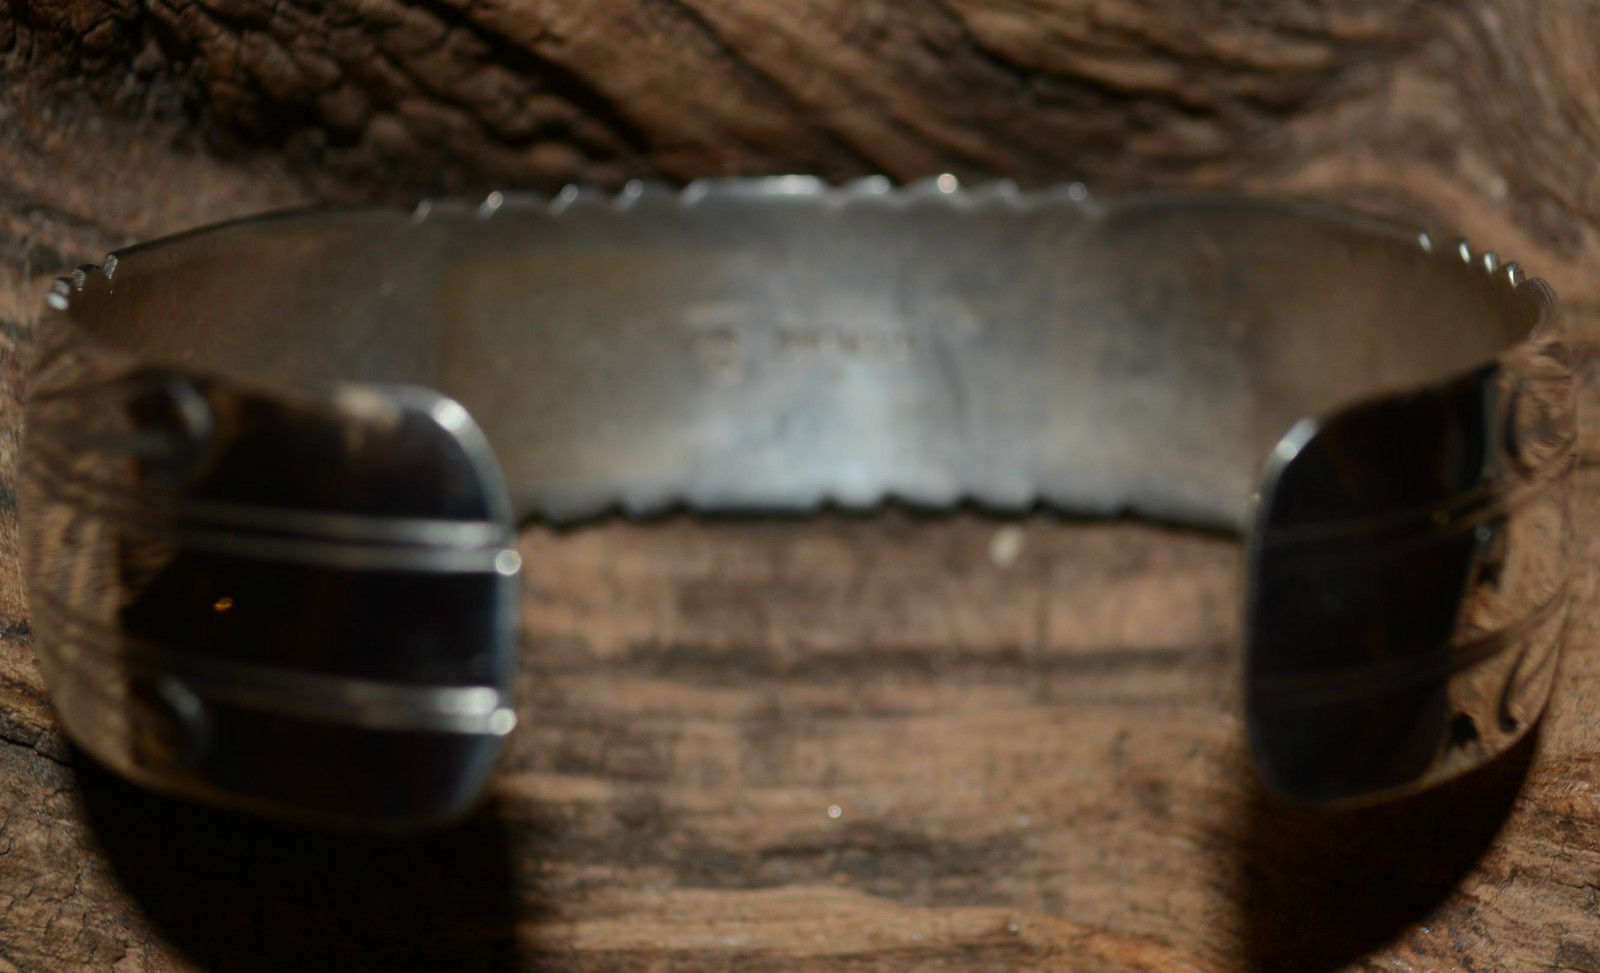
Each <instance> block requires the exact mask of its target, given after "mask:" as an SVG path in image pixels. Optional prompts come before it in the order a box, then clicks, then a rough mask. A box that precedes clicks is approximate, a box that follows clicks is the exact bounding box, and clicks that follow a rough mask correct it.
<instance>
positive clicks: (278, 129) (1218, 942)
mask: <svg viewBox="0 0 1600 973" xmlns="http://www.w3.org/2000/svg"><path fill="white" fill-rule="evenodd" d="M1597 32H1600V9H1597V8H1595V7H1594V5H1592V4H1589V3H1583V2H1578V0H1554V2H1543V3H1540V4H1538V5H1537V6H1535V5H1534V4H1532V3H1531V2H1524V3H1518V2H1514V0H1479V2H1471V3H1468V2H1458V0H1447V2H1439V3H1428V4H1423V3H1421V2H1410V3H1388V2H1381V3H1380V2H1360V0H1294V2H1287V3H1266V2H1261V3H1251V2H1227V3H1224V2H1220V0H1219V2H1202V3H1192V4H1191V3H1177V2H1155V0H1149V2H1133V0H1095V2H1090V0H1032V2H1021V0H992V2H983V3H979V2H976V0H915V2H907V3H899V4H889V3H879V2H870V0H868V2H863V0H816V2H812V3H807V4H803V5H802V4H776V3H764V2H758V0H581V2H560V0H476V2H467V0H367V2H363V3H359V4H358V3H354V2H335V3H328V4H313V3H310V2H302V0H279V2H275V3H274V2H267V0H204V2H197V0H151V2H148V3H136V2H132V0H12V3H11V4H10V5H9V7H7V8H5V9H4V10H3V11H0V51H3V54H0V71H3V73H4V79H5V80H4V84H5V88H4V90H3V92H0V256H3V259H0V781H4V786H3V787H0V971H4V970H13V969H14V970H27V971H32V970H99V969H106V968H114V969H117V970H123V971H151V973H154V971H177V970H199V969H261V970H282V969H297V970H307V969H339V970H362V969H374V970H376V969H385V970H389V969H397V968H417V969H448V968H470V969H552V970H554V969H561V970H567V969H575V970H589V971H595V970H598V971H624V970H626V971H633V970H639V971H645V970H650V971H658V970H659V971H666V970H673V971H712V970H716V971H723V970H741V971H744V970H755V971H780V970H811V969H817V970H843V971H888V970H924V969H935V968H942V969H948V970H974V971H977V970H984V971H989V970H1002V969H1003V970H1012V969H1019V970H1020V969H1047V970H1120V971H1126V970H1184V969H1188V970H1205V971H1211V970H1219V971H1220V970H1235V969H1282V970H1342V969H1349V970H1357V969H1368V970H1394V971H1400V970H1422V969H1428V970H1431V969H1442V970H1464V971H1465V970H1474V971H1476V970H1574V971H1576V970H1600V721H1596V720H1595V719H1594V718H1593V716H1592V713H1593V712H1594V711H1595V707H1596V705H1597V704H1600V653H1597V651H1596V649H1597V647H1600V621H1597V619H1600V611H1597V609H1600V569H1597V568H1593V567H1592V566H1593V565H1595V564H1600V506H1597V505H1595V504H1593V503H1588V502H1585V503H1583V504H1582V505H1581V506H1580V508H1579V510H1578V536H1579V538H1580V563H1581V564H1583V565H1585V566H1586V567H1585V568H1584V570H1583V571H1582V573H1581V574H1580V576H1579V578H1578V579H1577V584H1576V595H1575V597H1576V603H1575V611H1574V618H1575V621H1574V624H1573V627H1572V631H1571V633H1570V636H1569V641H1568V649H1567V656H1566V661H1565V664H1564V670H1563V674H1562V678H1561V682H1560V685H1559V687H1558V692H1557V696H1556V699H1555V702H1554V704H1553V706H1552V709H1551V711H1550V713H1549V714H1548V717H1547V719H1546V720H1545V721H1544V723H1543V724H1542V726H1541V728H1540V732H1539V733H1538V734H1537V736H1536V737H1534V738H1532V739H1530V740H1529V741H1528V743H1527V744H1526V745H1524V746H1522V747H1520V748H1518V749H1517V750H1516V751H1514V752H1513V753H1512V754H1511V755H1510V756H1509V758H1508V759H1506V760H1502V761H1500V762H1499V763H1497V764H1496V765H1494V766H1492V767H1491V768H1488V769H1487V770H1486V771H1485V772H1483V773H1480V774H1478V775H1475V776H1473V777H1471V778H1469V779H1467V780H1464V781H1461V782H1459V783H1457V784H1455V785H1451V786H1449V787H1446V788H1444V789H1442V790H1439V791H1436V792H1434V793H1431V794H1428V795H1424V796H1422V797H1420V798H1416V799H1413V800H1409V801H1406V802H1402V803H1400V804H1397V805H1393V806H1389V807H1385V808H1382V809H1378V810H1375V811H1369V812H1364V813H1358V814H1347V815H1340V816H1333V817H1325V816H1318V815H1312V814H1308V813H1304V812H1299V811H1295V810H1293V809H1289V808H1285V807H1283V806H1282V805H1279V804H1277V803H1275V802H1273V801H1271V800H1270V799H1268V798H1266V797H1264V796H1263V795H1261V794H1260V793H1259V791H1258V790H1257V788H1256V785H1255V784H1254V783H1253V779H1252V777H1251V775H1250V772H1249V769H1248V762H1247V759H1246V755H1245V752H1244V745H1243V739H1242V734H1241V728H1240V721H1239V713H1238V707H1237V702H1236V700H1235V699H1234V698H1233V678H1234V676H1233V671H1234V670H1233V664H1234V663H1233V641H1234V639H1235V637H1236V635H1237V625H1238V622H1237V618H1236V613H1235V612H1236V610H1235V602H1236V600H1237V597H1238V587H1237V586H1238V572H1239V552H1238V549H1237V547H1236V545H1235V544H1234V543H1233V542H1231V541H1229V540H1227V539H1224V538H1220V537H1214V536H1207V535H1199V534H1193V533H1188V532H1183V531H1175V530H1168V529H1162V528H1156V527H1150V526H1145V525H1138V524H1098V523H1078V522H1071V521H1066V520H1061V519H1057V518H1052V517H1048V516H1043V515H1041V516H1037V517H1034V518H1030V519H1028V520H1026V521H1022V522H1019V523H1016V524H1012V525H1006V524H1002V523H1000V522H997V521H992V520H987V519H984V518H981V517H977V516H974V515H971V514H956V515H952V516H948V517H934V518H916V517H911V516H908V515H905V514H901V513H894V512H890V513H885V514H882V515H875V516H871V517H843V516H828V517H822V518H818V519H813V520H803V521H784V520H768V521H753V522H751V521H699V520H694V519H689V518H677V519H670V520H666V521H663V522H659V523H652V524H646V525H637V524H628V523H622V522H612V523H605V524H602V525H598V526H595V527H592V528H586V529H583V530H579V531H573V532H567V533H558V532H552V531H549V530H546V529H542V528H537V527H535V528H532V529H530V530H528V531H527V532H525V534H524V536H523V539H522V548H523V555H524V560H525V563H526V564H527V565H528V572H527V575H528V576H527V582H528V584H527V594H526V598H525V603H524V623H525V630H526V633H527V642H528V649H527V652H526V655H525V666H524V670H523V675H522V685H521V691H522V700H523V702H522V712H521V716H522V722H523V725H522V729H521V730H520V731H519V734H518V736H517V738H516V743H515V746H514V750H513V753H512V754H511V757H510V759H509V760H508V762H507V767H506V770H505V773H504V775H503V776H502V778H501V779H500V782H499V785H498V787H497V788H496V791H495V794H494V797H493V799H492V801H491V803H490V805H489V806H488V808H486V810H485V813H484V814H482V815H480V816H479V817H477V818H476V819H474V820H473V821H472V822H471V823H470V824H468V825H467V826H465V827H463V828H461V829H459V830H456V831H453V832H450V833H448V834H445V835H440V836H438V837H436V838H431V839H428V840H425V841H421V842H417V843H408V844H393V843H374V842H365V841H355V840H350V839H339V838H328V837H321V836H315V835H308V834H304V833H301V832H297V831H291V830H286V829H279V828H275V827H271V826H266V825H258V824H253V823H250V822H247V821H240V820H237V819H234V818H231V817H227V816H223V815H219V814H214V813H210V812H206V811H202V810H198V809H195V808H190V807H187V806H184V805H180V804H176V803H173V802H169V801H165V800H163V799H160V798H156V797H152V796H150V795H147V794H144V793H142V792H139V791H136V790H134V789H132V788H130V787H127V786H126V785H123V784H121V783H119V782H117V781H115V780H113V779H110V778H108V777H107V775H105V774H104V773H103V772H100V771H97V770H96V769H95V768H94V767H93V766H92V765H89V764H88V763H87V762H86V761H84V760H83V759H82V758H80V757H76V756H75V755H74V754H72V753H71V751H70V749H69V747H68V745H67V744H66V743H65V742H64V741H63V739H62V738H61V737H60V735H59V734H58V732H57V731H56V729H55V727H54V724H53V722H52V719H51V716H50V712H49V709H48V704H47V702H46V699H45V696H44V691H43V687H42V685H41V682H40V679H39V676H38V671H37V668H36V666H35V664H34V661H33V656H32V646H31V645H30V643H29V638H30V635H29V631H30V630H29V627H28V616H27V610H26V606H25V603H24V600H23V598H22V592H21V587H20V579H19V578H18V574H17V567H16V564H15V556H14V552H15V538H16V533H15V531H16V525H15V498H14V495H13V494H12V492H11V489H10V485H11V483H12V482H13V481H12V479H11V471H12V470H14V468H15V462H16V448H17V423H18V408H17V396H18V394H19V392H20V390H21V382H22V369H21V365H20V363H21V361H22V359H23V357H24V356H25V355H26V353H27V345H28V342H29V338H30V334H31V332H30V320H31V318H32V315H33V309H34V308H35V307H36V306H37V302H38V300H39V295H40V286H41V285H40V282H39V280H38V279H37V275H38V274H39V273H41V272H49V271H54V270H58V269H62V268H64V267H67V266H70V265H71V264H73V263H76V262H78V261H80V260H93V259H96V258H98V256H99V255H100V253H101V252H103V251H104V250H105V249H107V248H109V247H111V246H114V245H117V244H120V243H122V242H124V241H126V240H128V239H131V238H137V237H143V236H149V235H153V234H156V233H160V232H165V231H169V230H175V229H179V228H181V227H184V226H188V225H193V224H195V223H198V222H202V221H206V220H211V219H216V218H221V217H225V216H231V215H236V214H239V213H244V212H249V211H254V210H258V209H262V208H267V207H272V206H281V205H289V204H294V203H301V202H313V201H318V200H348V199H390V198H404V197H408V196H410V195H411V194H414V193H417V192H422V191H435V190H449V191H460V192H469V191H477V190H480V189H483V188H486V187H488V186H490V185H492V184H506V185H516V186H528V187H532V188H538V189H550V188H553V187H554V185H555V184H557V183H559V182H561V181H565V180H568V179H575V178H576V179H585V180H592V181H598V182H602V183H616V182H618V181H620V180H622V179H624V178H627V177H629V176H635V175H659V176H665V177H668V178H673V179H685V178H689V177H692V176H696V175H704V174H714V173H733V172H745V173H748V172H767V171H792V170H807V171H815V172H819V173H822V174H824V175H827V176H829V177H832V178H843V177H847V176H850V175H855V174H860V173H865V172H878V171H881V172H886V173H888V174H890V175H892V176H895V177H899V178H909V177H913V176H918V175H923V174H926V173H929V172H934V171H939V170H945V169H950V170H954V171H956V172H958V173H960V174H962V175H964V176H969V177H982V176H998V175H1003V176H1012V177H1015V178H1018V179H1020V180H1022V181H1024V182H1028V183H1041V182H1050V181H1056V180H1061V179H1068V178H1080V179H1084V180H1085V181H1087V182H1088V183H1089V184H1090V185H1091V186H1092V187H1093V188H1095V189H1096V190H1099V189H1118V188H1124V187H1128V186H1145V185H1203V186H1216V185H1221V186H1230V187H1239V188H1242V189H1246V190H1249V191H1251V192H1256V193H1263V194H1271V195H1297V196H1298V195H1313V196H1318V197H1321V198H1328V199H1334V200H1338V201H1341V202H1345V203H1348V204H1353V205H1357V206H1361V207H1363V208H1366V209H1370V210H1374V211H1378V212H1383V213H1387V214H1391V215H1397V216H1402V217H1407V218H1414V219H1426V220H1429V221H1431V222H1434V223H1436V224H1438V225H1444V226H1454V227H1457V228H1459V229H1460V230H1461V231H1463V232H1464V233H1466V234H1467V235H1469V236H1470V237H1472V238H1473V239H1474V240H1476V241H1479V242H1481V243H1485V244H1490V245H1493V246H1494V247H1495V248H1496V249H1498V250H1499V251H1500V253H1501V254H1502V255H1504V256H1506V257H1515V258H1517V259H1519V260H1521V261H1522V262H1523V264H1524V265H1525V266H1526V267H1528V268H1529V269H1530V270H1531V271H1533V272H1535V273H1539V274H1542V275H1544V276H1545V277H1547V278H1548V279H1550V281H1551V282H1552V284H1553V285H1554V286H1555V287H1556V289H1557V291H1558V293H1560V295H1561V296H1562V298H1563V299H1564V305H1565V307H1566V308H1567V310H1568V312H1569V313H1570V314H1571V315H1572V319H1573V322H1574V325H1575V327H1576V329H1577V331H1578V334H1579V345H1580V351H1582V352H1583V360H1584V362H1585V363H1586V364H1585V370H1586V376H1587V378H1588V380H1587V381H1586V383H1585V390H1584V391H1585V403H1584V405H1585V412H1584V416H1585V426H1586V429H1585V431H1586V440H1585V442H1586V444H1587V445H1586V450H1585V454H1586V457H1587V465H1586V466H1585V468H1584V469H1583V470H1582V471H1581V473H1580V479H1581V483H1580V487H1581V490H1582V492H1583V493H1584V495H1585V496H1586V497H1593V496H1595V495H1596V491H1597V490H1600V469H1597V468H1596V467H1595V464H1594V462H1593V458H1594V457H1595V456H1596V455H1600V447H1597V442H1596V440H1595V423H1596V420H1595V418H1594V417H1595V416H1596V415H1600V412H1597V411H1596V408H1595V406H1596V405H1600V391H1597V390H1596V384H1595V382H1594V381H1593V378H1594V371H1595V366H1594V364H1593V363H1594V362H1595V361H1597V360H1600V358H1597V357H1596V356H1595V355H1594V354H1593V351H1594V348H1595V346H1596V335H1600V273H1597V270H1596V268H1597V267H1600V235H1597V230H1600V166H1597V165H1596V164H1595V162H1596V158H1597V154H1596V149H1597V147H1600V95H1597V94H1596V92H1600V59H1597V58H1596V56H1595V53H1594V50H1593V45H1592V44H1591V43H1590V39H1592V38H1593V37H1595V36H1597ZM1000 531H1008V532H1013V534H1012V538H1011V539H1012V540H1013V541H1014V539H1015V536H1016V535H1015V533H1014V532H1016V531H1020V537H1021V539H1022V544H1021V549H1020V553H1019V554H1018V555H1017V556H1016V558H1015V560H1014V561H1012V560H1010V559H1009V558H1007V557H999V558H996V557H995V556H993V554H992V550H993V548H994V546H995V545H994V540H995V537H996V534H997V532H1000ZM1005 546H1006V545H1005V544H1002V545H1000V547H1002V548H1003V547H1005Z"/></svg>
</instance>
